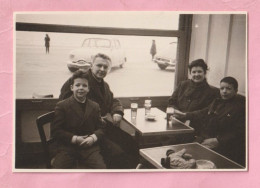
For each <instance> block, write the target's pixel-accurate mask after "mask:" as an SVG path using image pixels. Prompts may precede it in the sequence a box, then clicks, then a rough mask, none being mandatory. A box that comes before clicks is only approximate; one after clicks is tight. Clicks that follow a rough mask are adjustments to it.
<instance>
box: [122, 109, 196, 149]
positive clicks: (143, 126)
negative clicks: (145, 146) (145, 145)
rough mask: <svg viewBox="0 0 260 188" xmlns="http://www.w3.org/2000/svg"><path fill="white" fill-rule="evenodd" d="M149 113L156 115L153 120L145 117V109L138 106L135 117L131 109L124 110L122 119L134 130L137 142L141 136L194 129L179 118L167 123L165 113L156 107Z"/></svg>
mask: <svg viewBox="0 0 260 188" xmlns="http://www.w3.org/2000/svg"><path fill="white" fill-rule="evenodd" d="M151 114H154V115H155V116H156V119H155V121H148V120H146V119H145V109H144V108H138V110H137V116H136V118H132V117H131V109H125V110H124V120H125V121H126V122H127V123H128V124H129V125H130V126H131V127H132V128H134V130H135V136H136V139H137V141H138V143H139V144H141V137H144V136H162V135H176V134H183V133H192V132H194V129H193V128H192V127H189V126H188V125H186V124H184V123H183V122H181V121H179V120H177V119H176V120H175V121H174V123H173V124H172V125H167V121H166V113H165V112H163V111H161V110H159V109H158V108H152V109H151Z"/></svg>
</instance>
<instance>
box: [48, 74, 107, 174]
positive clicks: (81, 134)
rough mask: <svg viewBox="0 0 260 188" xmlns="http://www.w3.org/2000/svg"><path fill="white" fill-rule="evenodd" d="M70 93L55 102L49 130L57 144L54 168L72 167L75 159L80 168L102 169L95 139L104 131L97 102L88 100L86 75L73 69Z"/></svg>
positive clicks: (101, 159) (104, 166)
mask: <svg viewBox="0 0 260 188" xmlns="http://www.w3.org/2000/svg"><path fill="white" fill-rule="evenodd" d="M72 80H73V83H72V85H71V91H72V92H73V95H72V96H71V97H70V98H68V99H66V100H63V101H61V102H59V103H58V104H57V105H56V108H55V116H54V120H53V122H52V125H51V131H52V135H53V137H54V139H56V141H57V143H58V145H59V147H58V153H57V155H56V156H55V158H54V162H53V167H54V168H58V169H60V168H63V169H64V168H75V165H76V162H77V161H79V163H80V165H81V166H82V167H83V168H93V169H105V168H106V165H105V163H104V160H103V157H102V156H101V154H100V148H99V145H98V141H99V140H100V139H101V138H102V136H103V134H104V132H103V129H102V121H101V117H100V109H99V105H98V104H97V103H95V102H93V101H91V100H88V98H87V97H86V96H87V93H88V92H89V87H88V76H87V75H86V73H84V72H82V71H76V72H75V73H74V74H73V77H72Z"/></svg>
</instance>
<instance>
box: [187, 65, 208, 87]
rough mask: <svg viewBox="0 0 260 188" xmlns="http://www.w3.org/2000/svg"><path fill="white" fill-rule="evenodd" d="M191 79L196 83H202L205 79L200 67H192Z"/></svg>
mask: <svg viewBox="0 0 260 188" xmlns="http://www.w3.org/2000/svg"><path fill="white" fill-rule="evenodd" d="M190 75H191V79H192V80H193V81H194V82H196V83H199V82H202V81H203V80H204V79H205V76H206V73H205V72H204V70H203V68H202V67H192V68H191V71H190Z"/></svg>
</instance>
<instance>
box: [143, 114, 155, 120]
mask: <svg viewBox="0 0 260 188" xmlns="http://www.w3.org/2000/svg"><path fill="white" fill-rule="evenodd" d="M145 119H146V120H148V121H155V115H153V114H147V115H146V116H145Z"/></svg>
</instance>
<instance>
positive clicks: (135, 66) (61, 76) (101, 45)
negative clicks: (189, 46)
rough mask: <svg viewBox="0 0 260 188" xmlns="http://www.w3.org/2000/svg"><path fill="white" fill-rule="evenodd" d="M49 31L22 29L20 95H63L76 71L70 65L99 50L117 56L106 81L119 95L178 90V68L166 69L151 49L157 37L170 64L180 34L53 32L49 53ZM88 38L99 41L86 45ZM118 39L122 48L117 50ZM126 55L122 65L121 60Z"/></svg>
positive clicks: (158, 46) (162, 55)
mask: <svg viewBox="0 0 260 188" xmlns="http://www.w3.org/2000/svg"><path fill="white" fill-rule="evenodd" d="M45 35H46V33H43V32H24V31H17V32H16V97H17V98H31V97H32V94H33V93H37V94H53V95H54V97H58V96H59V91H60V88H61V86H62V84H63V83H64V82H65V81H66V80H67V79H68V78H69V77H70V76H71V75H72V72H70V71H69V70H68V67H67V63H68V62H69V61H71V60H72V59H77V60H79V59H80V58H81V57H82V56H84V58H87V57H86V56H87V55H89V56H93V55H94V54H96V53H98V52H101V53H106V54H109V56H110V58H111V59H112V63H113V67H112V69H111V71H110V73H109V74H108V75H107V76H106V78H105V80H106V81H107V82H108V83H109V85H110V87H111V90H112V91H113V92H114V95H115V96H117V97H125V96H127V97H128V96H129V97H130V96H169V95H170V94H171V93H172V90H173V84H174V76H175V75H174V73H175V68H174V67H167V68H166V69H165V70H161V68H160V67H159V66H158V64H157V63H155V62H154V61H152V56H151V54H150V49H151V46H152V41H153V40H154V41H155V44H156V51H157V53H156V55H155V59H156V60H157V61H162V62H168V63H170V61H174V60H175V58H176V47H177V38H174V37H150V36H149V37H148V36H145V37H144V36H112V35H87V34H69V33H48V35H49V36H50V39H51V40H50V41H51V42H50V53H49V54H45V46H44V37H45ZM86 39H90V40H89V41H91V42H90V43H89V44H92V43H93V45H91V46H92V47H91V48H90V47H83V48H82V44H83V41H86ZM110 43H111V45H110ZM116 43H118V44H120V46H121V47H120V46H119V45H118V46H119V48H116V47H115V45H116ZM93 46H94V47H93ZM109 47H110V48H109ZM90 50H91V53H92V54H91V53H89V51H90ZM72 56H73V58H72V59H71V57H72ZM89 58H91V57H89ZM125 59H126V62H125V63H124V64H123V68H120V65H119V63H120V62H121V61H124V60H125Z"/></svg>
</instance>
